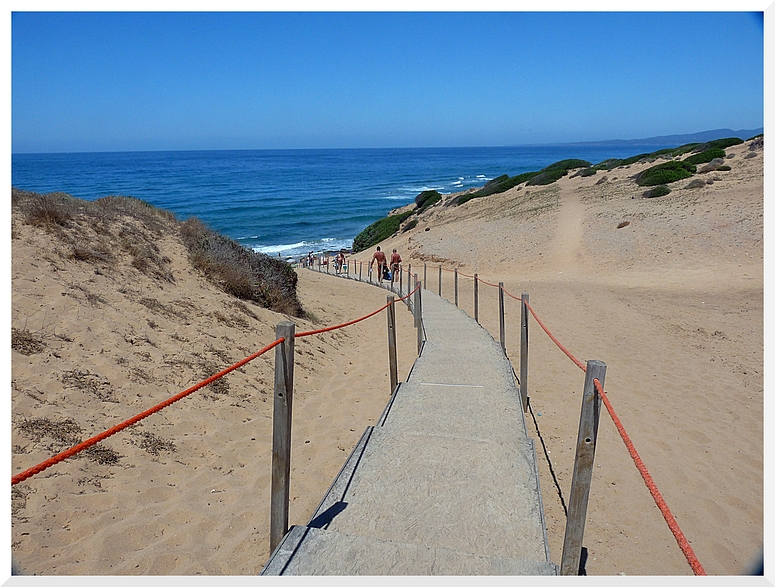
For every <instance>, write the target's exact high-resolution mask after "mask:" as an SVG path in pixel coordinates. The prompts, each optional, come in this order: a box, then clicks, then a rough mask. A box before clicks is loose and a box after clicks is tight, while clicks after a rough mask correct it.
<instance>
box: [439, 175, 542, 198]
mask: <svg viewBox="0 0 775 587" xmlns="http://www.w3.org/2000/svg"><path fill="white" fill-rule="evenodd" d="M536 175H538V172H537V171H528V172H526V173H520V174H519V175H515V176H514V177H509V176H508V175H501V176H499V177H496V178H495V179H493V180H490V181H488V182H487V183H486V184H484V186H483V187H482V189H480V190H478V191H475V192H471V193H470V194H464V195H462V196H458V197H457V198H455V199H454V200H453V201H452V205H453V206H459V205H461V204H465V203H466V202H468V201H469V200H473V199H474V198H483V197H485V196H491V195H492V194H500V193H501V192H505V191H506V190H510V189H511V188H513V187H514V186H516V185H519V184H521V183H524V182H526V181H527V180H529V179H530V178H532V177H535V176H536Z"/></svg>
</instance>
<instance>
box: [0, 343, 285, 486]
mask: <svg viewBox="0 0 775 587" xmlns="http://www.w3.org/2000/svg"><path fill="white" fill-rule="evenodd" d="M284 341H285V338H283V337H280V338H278V339H277V340H276V341H274V342H273V343H272V344H270V345H269V346H265V347H264V348H262V349H261V350H260V351H258V352H257V353H254V354H252V355H250V356H249V357H246V358H244V359H242V360H241V361H240V362H238V363H235V364H234V365H232V366H231V367H228V368H226V369H224V370H223V371H221V372H220V373H216V374H215V375H212V376H211V377H208V378H207V379H205V380H204V381H200V382H199V383H197V384H196V385H193V386H192V387H189V388H188V389H186V390H184V391H181V392H180V393H178V394H177V395H173V396H172V397H170V398H168V399H166V400H164V401H163V402H161V403H160V404H157V405H155V406H153V407H152V408H149V409H147V410H145V411H144V412H141V413H139V414H137V415H135V416H132V417H131V418H129V420H126V421H124V422H122V423H121V424H117V425H115V426H113V428H109V429H108V430H105V431H104V432H101V433H100V434H97V435H96V436H92V437H91V438H89V439H88V440H84V441H83V442H81V443H80V444H76V445H75V446H73V447H71V448H68V449H67V450H65V451H62V452H61V453H59V454H58V455H55V456H53V457H51V458H49V459H46V460H45V461H43V462H42V463H40V464H38V465H35V466H34V467H30V468H29V469H27V470H26V471H22V472H21V473H19V474H18V475H14V476H13V477H12V478H11V485H16V484H17V483H21V482H22V481H24V480H26V479H29V478H30V477H32V476H33V475H36V474H38V473H40V472H41V471H45V470H46V469H48V468H49V467H51V466H52V465H56V464H57V463H59V462H61V461H64V460H65V459H67V458H70V457H72V456H74V455H76V454H78V453H79V452H81V451H82V450H85V449H87V448H89V447H90V446H93V445H95V444H97V443H98V442H100V441H102V440H105V439H106V438H108V437H109V436H113V435H114V434H116V433H117V432H121V431H122V430H124V429H125V428H128V427H129V426H131V425H132V424H136V423H137V422H139V421H140V420H142V419H144V418H147V417H148V416H150V415H151V414H155V413H156V412H158V411H159V410H162V409H163V408H166V407H167V406H169V405H170V404H174V403H175V402H176V401H178V400H181V399H183V398H184V397H186V396H187V395H190V394H192V393H194V392H195V391H197V390H198V389H201V388H202V387H204V386H205V385H209V384H210V383H212V382H213V381H215V380H216V379H220V378H221V377H223V376H224V375H226V374H227V373H231V372H232V371H234V370H235V369H239V368H240V367H242V366H243V365H245V364H246V363H249V362H250V361H252V360H253V359H255V358H257V357H260V356H261V355H263V354H264V353H266V352H267V351H269V350H271V349H273V348H274V347H276V346H277V345H278V344H280V343H282V342H284Z"/></svg>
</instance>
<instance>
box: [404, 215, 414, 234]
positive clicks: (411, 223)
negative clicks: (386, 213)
mask: <svg viewBox="0 0 775 587" xmlns="http://www.w3.org/2000/svg"><path fill="white" fill-rule="evenodd" d="M416 226H417V218H412V219H411V220H410V221H409V222H407V223H406V224H405V225H404V227H403V228H402V229H401V232H406V231H407V230H412V229H413V228H415V227H416Z"/></svg>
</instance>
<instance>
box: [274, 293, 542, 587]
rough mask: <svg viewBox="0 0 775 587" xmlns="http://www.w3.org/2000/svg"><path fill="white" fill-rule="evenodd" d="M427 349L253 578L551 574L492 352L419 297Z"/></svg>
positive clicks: (476, 329) (535, 499)
mask: <svg viewBox="0 0 775 587" xmlns="http://www.w3.org/2000/svg"><path fill="white" fill-rule="evenodd" d="M422 293H423V300H422V307H423V322H424V328H425V342H424V343H423V347H422V352H421V354H420V356H419V357H418V359H417V361H416V362H415V364H414V366H413V368H412V371H411V373H410V374H409V377H408V378H407V380H406V381H405V382H403V383H401V384H399V386H398V387H397V388H396V391H395V393H394V394H393V395H392V397H391V399H390V401H389V403H388V405H387V407H386V408H385V410H384V412H383V414H382V417H381V418H380V420H379V422H378V423H377V424H376V425H375V426H373V427H369V428H367V429H366V431H365V432H364V434H363V436H362V437H361V440H360V441H359V443H358V445H357V446H356V447H355V449H354V450H353V452H352V453H351V455H350V456H349V458H348V460H347V462H346V463H345V465H344V467H343V468H342V470H341V471H340V473H339V475H338V476H337V478H336V479H335V481H334V483H333V484H332V486H331V488H330V489H329V491H328V493H327V494H326V496H325V497H324V499H323V501H322V502H321V504H320V506H319V507H318V508H317V510H316V511H315V513H314V514H313V516H312V518H311V519H310V521H309V522H308V524H307V525H306V526H293V527H291V529H290V530H289V531H288V533H287V534H286V535H285V537H284V538H283V540H282V542H281V543H280V544H279V545H278V547H277V548H276V549H275V551H274V552H273V553H272V555H271V557H270V558H269V561H268V562H267V563H266V566H265V567H264V569H263V570H262V572H261V574H262V575H554V574H557V568H556V566H555V565H554V564H552V563H551V562H549V552H548V546H547V540H546V526H545V523H544V517H543V516H544V514H543V505H542V503H541V493H540V490H539V487H538V472H537V470H536V458H535V450H534V446H533V441H532V439H530V438H528V436H527V430H526V425H525V417H524V411H523V408H522V404H521V400H520V396H519V391H518V388H517V383H516V379H515V377H514V373H513V371H512V368H511V364H510V363H509V361H508V359H507V358H506V357H505V355H504V353H503V351H502V350H501V347H500V345H499V344H498V343H497V342H495V341H494V340H493V338H492V337H491V336H490V334H489V333H488V332H487V331H486V330H485V329H483V328H482V327H480V326H479V325H478V324H477V323H476V322H475V321H474V320H472V319H471V318H469V317H468V316H467V315H466V314H465V313H464V312H462V311H461V310H459V309H458V308H456V307H455V306H454V305H453V304H450V303H449V302H447V301H446V300H444V299H442V298H440V297H438V296H437V295H435V294H433V293H432V292H430V291H428V290H424V291H423V292H422Z"/></svg>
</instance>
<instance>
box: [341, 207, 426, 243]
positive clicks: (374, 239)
mask: <svg viewBox="0 0 775 587" xmlns="http://www.w3.org/2000/svg"><path fill="white" fill-rule="evenodd" d="M412 214H414V211H413V210H410V211H409V212H404V213H403V214H393V215H392V216H386V217H385V218H381V219H379V220H377V221H376V222H374V223H372V224H369V225H368V226H367V227H366V228H364V229H363V230H362V231H361V232H360V233H359V234H358V236H356V237H355V239H353V252H354V253H360V252H361V251H365V250H366V249H368V248H369V247H371V246H373V245H376V244H377V243H380V242H382V241H383V240H385V239H386V238H390V237H391V236H393V235H394V234H395V233H396V232H398V228H399V226H401V223H402V222H403V221H404V220H406V219H407V218H409V217H410V216H411V215H412Z"/></svg>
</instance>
